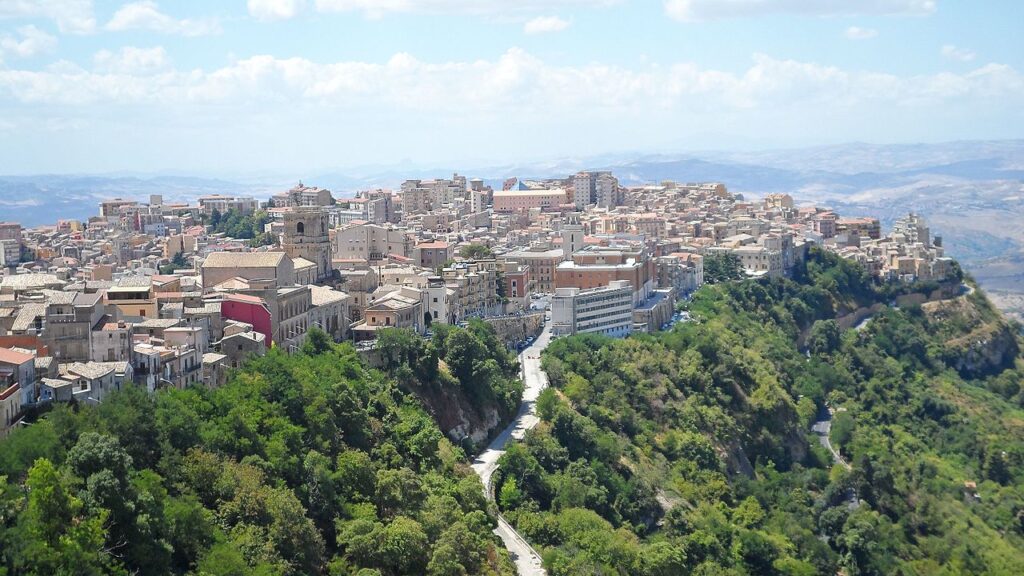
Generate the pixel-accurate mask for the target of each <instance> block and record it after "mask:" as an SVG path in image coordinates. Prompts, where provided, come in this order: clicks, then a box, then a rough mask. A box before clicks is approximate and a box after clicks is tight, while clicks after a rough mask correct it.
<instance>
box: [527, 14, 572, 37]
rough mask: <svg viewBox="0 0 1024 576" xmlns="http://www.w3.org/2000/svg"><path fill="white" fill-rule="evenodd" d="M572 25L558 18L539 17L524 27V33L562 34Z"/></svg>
mask: <svg viewBox="0 0 1024 576" xmlns="http://www.w3.org/2000/svg"><path fill="white" fill-rule="evenodd" d="M569 25H570V22H569V21H568V20H563V19H562V18H559V17H558V16H538V17H537V18H534V19H533V20H530V21H528V22H527V23H526V24H524V25H523V32H525V33H527V34H544V33H545V32H561V31H562V30H565V29H566V28H568V27H569Z"/></svg>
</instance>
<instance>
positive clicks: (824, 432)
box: [811, 409, 850, 470]
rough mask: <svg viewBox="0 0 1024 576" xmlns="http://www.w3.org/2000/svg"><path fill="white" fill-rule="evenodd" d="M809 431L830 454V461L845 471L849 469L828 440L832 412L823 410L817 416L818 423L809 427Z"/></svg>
mask: <svg viewBox="0 0 1024 576" xmlns="http://www.w3.org/2000/svg"><path fill="white" fill-rule="evenodd" d="M811 431H812V432H814V433H815V434H817V435H818V441H819V442H821V445H822V446H824V447H825V448H826V449H827V450H828V451H829V452H831V453H832V459H833V460H835V461H836V463H837V464H842V465H843V466H844V467H845V468H846V469H847V470H849V469H850V465H849V464H848V463H847V462H846V460H843V457H842V456H841V455H840V454H839V452H838V451H837V450H836V449H835V448H833V447H832V440H831V439H829V434H830V432H831V431H832V412H831V411H829V410H827V409H825V410H822V413H821V414H819V415H818V421H817V422H815V423H814V425H813V426H811Z"/></svg>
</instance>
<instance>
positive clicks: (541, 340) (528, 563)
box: [473, 326, 551, 576]
mask: <svg viewBox="0 0 1024 576" xmlns="http://www.w3.org/2000/svg"><path fill="white" fill-rule="evenodd" d="M550 342H551V332H550V326H545V327H544V331H543V332H541V334H540V336H538V337H537V340H536V341H535V342H534V343H533V344H532V345H530V346H529V347H528V348H526V350H523V352H522V353H520V354H519V364H520V366H521V367H522V378H523V384H524V386H525V388H524V390H523V401H522V403H521V404H520V405H519V413H518V414H517V415H516V418H515V420H513V421H512V423H511V424H509V425H508V427H506V428H505V429H504V430H502V431H501V434H498V436H497V437H496V438H495V439H494V440H493V441H492V442H491V444H490V445H489V446H487V449H486V450H484V451H483V452H481V453H480V455H479V456H477V457H476V460H474V461H473V471H474V472H476V474H477V476H479V477H480V481H481V482H483V485H484V493H485V494H486V495H487V499H488V500H490V501H492V502H493V501H494V487H493V486H492V485H491V477H492V476H493V475H494V471H495V470H497V469H498V459H499V458H501V455H502V454H504V453H505V445H506V444H508V442H509V440H511V439H513V438H514V439H516V440H522V439H523V436H524V435H525V434H526V431H527V430H530V429H531V428H533V427H534V426H536V425H537V423H538V422H540V418H538V417H537V406H536V404H537V396H539V395H540V392H541V390H543V389H544V388H545V387H547V385H548V379H547V376H545V374H544V371H543V370H541V368H540V354H541V352H543V351H544V349H545V348H547V345H548V344H549V343H550ZM494 533H495V534H497V535H498V537H499V538H501V541H502V542H504V543H505V547H506V548H508V551H509V553H510V554H511V556H512V560H513V561H514V562H515V565H516V572H518V573H519V574H520V576H546V574H547V572H546V571H545V570H544V566H543V562H542V560H541V557H540V554H538V553H537V551H536V550H534V549H533V546H530V543H529V542H527V541H526V539H525V538H523V537H522V535H521V534H519V532H517V531H516V529H515V528H513V527H512V525H511V524H509V523H508V522H507V521H506V520H505V518H504V516H502V515H501V514H500V513H499V514H498V527H497V528H496V529H495V530H494Z"/></svg>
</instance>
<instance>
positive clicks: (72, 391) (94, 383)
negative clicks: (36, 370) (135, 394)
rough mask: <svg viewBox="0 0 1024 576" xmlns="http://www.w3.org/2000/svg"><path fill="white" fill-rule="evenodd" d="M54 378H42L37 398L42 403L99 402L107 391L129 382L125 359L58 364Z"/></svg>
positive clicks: (119, 387) (120, 387)
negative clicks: (120, 360) (119, 360)
mask: <svg viewBox="0 0 1024 576" xmlns="http://www.w3.org/2000/svg"><path fill="white" fill-rule="evenodd" d="M57 370H58V375H57V377H56V378H45V377H44V378H43V379H42V383H41V385H40V387H39V388H40V390H39V399H40V400H41V401H44V402H71V401H72V400H74V401H76V402H82V403H87V404H99V403H100V402H102V401H103V399H104V398H105V397H106V396H107V395H108V394H110V393H112V392H115V391H117V390H120V389H122V388H124V387H125V386H127V385H129V384H131V382H132V378H133V376H134V370H133V368H132V365H131V363H129V362H72V363H65V364H59V365H58V367H57Z"/></svg>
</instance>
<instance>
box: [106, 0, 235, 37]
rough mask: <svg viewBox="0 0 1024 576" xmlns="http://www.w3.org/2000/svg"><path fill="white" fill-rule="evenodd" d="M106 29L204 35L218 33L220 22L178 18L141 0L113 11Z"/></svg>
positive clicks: (149, 2) (147, 0)
mask: <svg viewBox="0 0 1024 576" xmlns="http://www.w3.org/2000/svg"><path fill="white" fill-rule="evenodd" d="M106 28H107V30H111V31H115V32H120V31H124V30H151V31H153V32H159V33H161V34H178V35H181V36H205V35H207V34H218V33H220V31H221V29H220V24H218V23H217V22H216V21H215V20H210V19H200V20H190V19H183V20H178V19H177V18H174V17H172V16H168V15H167V14H164V13H163V12H161V11H160V7H159V6H158V5H157V3H156V2H153V1H152V0H142V1H140V2H132V3H129V4H125V5H123V6H121V8H120V9H118V11H117V12H115V13H114V16H113V17H112V18H111V19H110V22H107V26H106Z"/></svg>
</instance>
